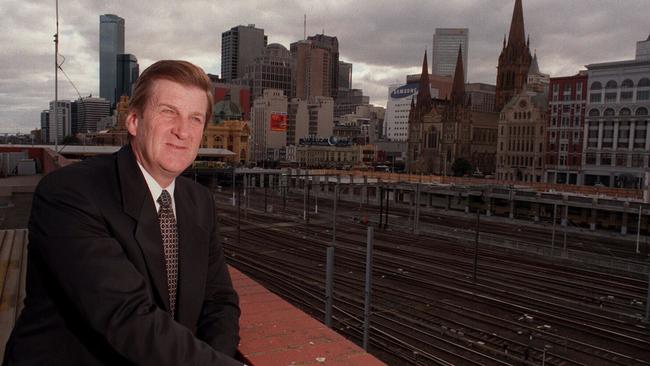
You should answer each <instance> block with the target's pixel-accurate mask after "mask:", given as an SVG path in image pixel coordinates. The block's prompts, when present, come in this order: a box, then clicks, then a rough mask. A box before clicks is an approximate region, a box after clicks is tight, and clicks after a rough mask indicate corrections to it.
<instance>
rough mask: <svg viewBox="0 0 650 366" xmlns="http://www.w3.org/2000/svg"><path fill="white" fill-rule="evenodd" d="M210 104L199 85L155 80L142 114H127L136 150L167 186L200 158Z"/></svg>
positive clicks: (154, 175) (161, 182) (159, 180)
mask: <svg viewBox="0 0 650 366" xmlns="http://www.w3.org/2000/svg"><path fill="white" fill-rule="evenodd" d="M207 103H208V101H207V98H206V95H205V91H203V90H201V89H199V88H197V87H193V86H185V85H182V84H178V83H176V82H173V81H169V80H164V79H162V80H155V81H154V82H153V85H152V88H151V99H150V100H149V101H148V102H147V104H146V106H145V108H144V111H143V112H142V115H141V116H138V114H137V113H135V112H131V113H129V115H128V116H127V119H126V127H127V129H128V131H129V134H131V147H132V149H133V152H134V154H135V156H136V158H137V160H138V161H139V162H140V164H142V166H144V168H145V169H146V170H147V171H148V172H149V174H151V176H152V177H153V178H154V179H155V180H156V181H157V182H158V184H160V185H161V186H162V187H163V188H164V187H167V186H168V185H169V184H170V183H171V182H172V181H173V180H174V178H176V177H177V176H179V175H180V174H181V173H182V172H183V170H185V168H187V167H188V166H189V165H190V164H191V163H192V161H194V158H196V154H197V152H198V150H199V145H200V144H201V138H202V137H203V127H204V126H205V112H206V110H207V107H208V105H207Z"/></svg>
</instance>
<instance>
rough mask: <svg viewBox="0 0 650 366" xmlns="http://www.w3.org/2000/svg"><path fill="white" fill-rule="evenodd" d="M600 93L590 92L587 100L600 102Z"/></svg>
mask: <svg viewBox="0 0 650 366" xmlns="http://www.w3.org/2000/svg"><path fill="white" fill-rule="evenodd" d="M600 97H601V94H600V93H591V96H590V97H589V102H591V103H600Z"/></svg>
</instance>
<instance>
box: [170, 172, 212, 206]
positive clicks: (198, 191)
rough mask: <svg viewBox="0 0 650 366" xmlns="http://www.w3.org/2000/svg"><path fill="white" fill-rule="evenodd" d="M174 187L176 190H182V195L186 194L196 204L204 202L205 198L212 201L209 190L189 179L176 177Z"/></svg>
mask: <svg viewBox="0 0 650 366" xmlns="http://www.w3.org/2000/svg"><path fill="white" fill-rule="evenodd" d="M176 187H177V189H181V190H183V192H184V193H186V194H188V195H189V196H190V197H191V198H192V199H193V200H194V201H195V202H197V203H199V202H201V201H205V200H206V198H207V197H209V198H210V199H212V194H211V193H210V190H209V189H207V188H206V187H204V186H202V185H200V184H199V183H196V182H195V181H193V180H191V179H189V178H186V177H183V176H178V177H176Z"/></svg>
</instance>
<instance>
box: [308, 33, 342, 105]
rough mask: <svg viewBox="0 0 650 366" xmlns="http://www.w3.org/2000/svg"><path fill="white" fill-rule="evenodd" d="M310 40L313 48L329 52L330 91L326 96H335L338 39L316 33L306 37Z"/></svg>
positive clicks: (337, 81)
mask: <svg viewBox="0 0 650 366" xmlns="http://www.w3.org/2000/svg"><path fill="white" fill-rule="evenodd" d="M307 39H308V40H309V41H311V42H312V45H313V46H314V48H319V49H323V50H326V51H327V52H328V53H329V58H330V63H329V86H330V91H329V94H328V95H327V96H330V97H332V98H336V95H337V94H338V90H339V40H338V38H336V37H332V36H326V35H325V34H316V35H314V36H310V37H307Z"/></svg>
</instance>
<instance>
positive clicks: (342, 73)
mask: <svg viewBox="0 0 650 366" xmlns="http://www.w3.org/2000/svg"><path fill="white" fill-rule="evenodd" d="M349 89H352V64H351V63H349V62H345V61H339V90H349Z"/></svg>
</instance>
